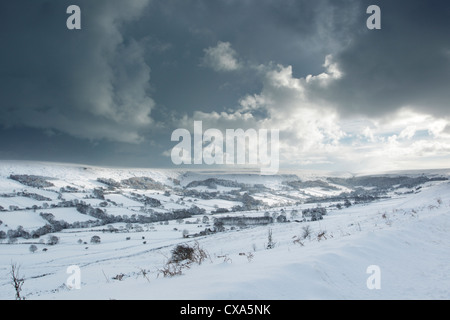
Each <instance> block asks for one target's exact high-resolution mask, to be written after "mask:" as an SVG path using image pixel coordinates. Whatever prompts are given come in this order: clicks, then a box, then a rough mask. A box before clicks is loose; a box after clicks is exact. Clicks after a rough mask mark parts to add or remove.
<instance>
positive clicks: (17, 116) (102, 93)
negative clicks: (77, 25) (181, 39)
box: [0, 0, 154, 142]
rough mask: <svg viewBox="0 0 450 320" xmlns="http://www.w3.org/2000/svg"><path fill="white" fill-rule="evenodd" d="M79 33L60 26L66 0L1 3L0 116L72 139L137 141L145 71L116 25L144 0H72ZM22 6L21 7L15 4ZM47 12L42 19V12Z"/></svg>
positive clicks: (146, 108) (147, 108)
mask: <svg viewBox="0 0 450 320" xmlns="http://www.w3.org/2000/svg"><path fill="white" fill-rule="evenodd" d="M77 2H78V4H79V5H80V6H81V8H83V9H86V10H82V28H83V29H82V30H80V31H69V30H67V29H66V28H65V27H64V26H65V19H66V18H67V17H68V15H66V14H64V13H65V8H66V7H65V4H67V1H61V2H58V3H57V2H52V1H50V2H49V1H40V0H36V1H17V2H14V4H9V5H8V6H7V8H2V9H4V10H2V13H5V12H6V13H7V14H8V18H7V19H6V20H3V19H2V24H4V26H5V27H4V28H2V31H0V32H1V37H2V41H3V42H4V44H5V48H7V50H2V53H0V61H1V64H2V66H1V70H2V73H1V75H0V77H1V78H0V83H1V86H2V88H3V89H4V94H3V95H2V99H3V101H2V103H3V107H2V108H1V109H0V113H1V117H0V119H1V120H0V121H1V123H2V124H3V125H8V126H10V125H25V126H30V127H35V128H46V129H56V130H59V131H62V132H66V133H69V134H71V135H73V136H75V137H81V138H89V139H108V140H113V141H124V142H138V141H140V140H141V139H142V136H141V134H140V132H139V130H140V129H141V128H142V127H144V126H146V125H148V124H150V123H151V118H150V112H151V110H152V108H153V107H154V102H153V100H152V99H151V98H150V97H149V95H148V89H149V79H150V68H149V66H148V65H147V64H146V63H145V61H144V59H143V54H144V52H143V51H142V48H141V46H140V45H139V43H137V42H136V41H134V40H133V39H127V41H126V42H125V39H124V38H123V36H122V33H121V24H123V23H126V22H129V21H132V20H133V19H136V18H138V16H139V13H140V12H141V10H142V9H143V8H144V6H145V5H146V4H147V2H148V1H146V0H132V1H127V2H126V3H125V2H124V1H118V0H114V1H106V0H100V1H94V2H92V1H77ZM24 7H25V8H27V10H22V8H24ZM47 16H48V17H47Z"/></svg>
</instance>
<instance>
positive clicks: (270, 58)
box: [0, 0, 450, 171]
mask: <svg viewBox="0 0 450 320" xmlns="http://www.w3.org/2000/svg"><path fill="white" fill-rule="evenodd" d="M72 4H75V5H78V6H79V7H80V8H81V27H82V29H81V30H68V29H67V27H66V20H67V18H68V17H69V15H68V14H67V13H66V9H67V7H68V6H69V5H72ZM371 4H376V5H378V6H379V7H380V8H381V27H382V29H381V30H369V29H368V28H367V26H366V20H367V18H368V17H369V16H370V15H369V14H367V13H366V10H367V7H368V6H369V5H371ZM449 32H450V3H448V1H442V0H431V1H425V0H408V1H361V0H164V1H163V0H127V1H123V0H95V1H92V0H91V1H88V0H70V1H66V0H14V1H13V0H8V1H1V3H0V41H1V44H2V50H1V51H0V88H1V89H0V90H1V95H0V97H1V101H0V159H15V160H46V161H57V162H71V163H84V164H92V165H107V166H130V167H172V166H173V165H172V162H171V159H170V150H171V149H172V148H173V147H174V146H175V145H176V143H175V142H172V141H171V133H172V131H173V130H175V129H177V128H186V129H189V130H191V129H192V126H193V122H194V121H195V120H197V121H200V120H201V121H203V127H204V129H207V128H217V129H220V130H223V132H225V129H238V128H243V129H248V128H254V129H260V128H265V129H278V130H280V162H281V166H282V168H290V169H293V168H295V169H323V170H329V171H343V170H346V171H377V170H381V171H386V170H397V169H422V168H442V167H449V163H450V161H449V160H450V105H449V101H450V81H449V80H450V37H449Z"/></svg>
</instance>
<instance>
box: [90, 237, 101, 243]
mask: <svg viewBox="0 0 450 320" xmlns="http://www.w3.org/2000/svg"><path fill="white" fill-rule="evenodd" d="M100 242H101V239H100V237H99V236H93V237H92V238H91V243H93V244H99V243H100Z"/></svg>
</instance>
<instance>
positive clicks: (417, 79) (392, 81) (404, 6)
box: [315, 0, 450, 117]
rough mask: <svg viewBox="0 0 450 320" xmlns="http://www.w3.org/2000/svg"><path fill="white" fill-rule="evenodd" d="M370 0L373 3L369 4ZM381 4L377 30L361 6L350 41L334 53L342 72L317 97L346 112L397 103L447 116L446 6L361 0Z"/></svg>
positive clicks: (381, 111)
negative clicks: (380, 23)
mask: <svg viewBox="0 0 450 320" xmlns="http://www.w3.org/2000/svg"><path fill="white" fill-rule="evenodd" d="M372 2H373V3H372ZM369 4H377V5H379V6H380V8H381V21H382V30H373V31H371V30H368V29H367V28H365V21H366V19H367V18H368V17H369V15H368V14H365V12H364V11H361V15H360V17H359V19H358V22H357V24H355V26H354V30H353V31H352V39H351V42H350V44H349V45H348V46H347V47H346V48H344V49H343V50H342V51H341V52H338V53H337V54H335V55H334V58H335V59H334V60H335V61H336V62H337V63H338V65H339V68H340V69H341V71H342V72H343V73H344V77H343V78H342V79H340V80H339V81H335V82H334V83H333V84H332V85H331V87H329V88H328V90H327V91H323V90H320V91H317V92H315V95H316V96H320V97H321V98H326V99H328V100H329V101H332V102H333V103H335V104H336V105H338V107H339V109H340V111H341V112H342V113H343V114H345V115H349V114H353V115H355V114H356V115H357V114H360V115H361V114H363V115H368V116H371V117H383V116H386V115H387V114H390V113H392V112H396V111H397V110H399V109H400V108H402V107H410V108H412V109H414V110H416V111H419V112H423V113H425V114H432V115H434V116H438V117H440V116H444V117H445V116H446V117H448V116H450V105H449V101H450V90H449V83H450V38H449V37H448V32H449V30H450V19H449V17H450V5H449V4H448V2H446V1H438V0H432V1H421V0H415V1H371V2H368V1H364V2H363V4H362V5H363V6H365V7H367V6H368V5H369Z"/></svg>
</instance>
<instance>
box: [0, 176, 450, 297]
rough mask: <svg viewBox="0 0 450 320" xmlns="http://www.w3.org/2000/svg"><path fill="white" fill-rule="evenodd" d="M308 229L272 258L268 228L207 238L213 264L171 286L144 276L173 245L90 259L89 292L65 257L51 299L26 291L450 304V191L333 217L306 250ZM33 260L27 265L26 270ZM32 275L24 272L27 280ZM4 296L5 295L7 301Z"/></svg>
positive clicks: (285, 236) (288, 238) (280, 231)
mask: <svg viewBox="0 0 450 320" xmlns="http://www.w3.org/2000/svg"><path fill="white" fill-rule="evenodd" d="M304 225H305V224H295V223H290V224H276V225H273V227H272V229H273V235H274V240H275V241H276V242H277V246H276V247H275V248H274V249H272V250H265V249H264V248H263V244H264V243H265V242H266V241H267V227H257V228H251V229H246V230H242V231H239V232H234V233H233V232H229V233H223V234H217V235H214V236H211V237H207V238H203V239H200V240H199V243H200V246H201V247H203V248H204V249H206V250H207V251H208V252H209V253H210V255H211V261H207V262H204V263H203V264H202V265H200V266H198V265H194V266H192V268H191V269H189V270H186V271H185V272H184V274H183V275H181V276H176V277H173V278H163V277H162V276H159V277H157V276H156V272H153V273H151V274H150V275H149V276H148V280H147V279H144V277H142V276H139V275H138V274H137V271H138V270H139V269H138V268H144V267H150V266H149V264H150V263H151V261H152V259H153V260H154V261H159V262H163V261H164V254H165V255H167V254H168V250H169V249H170V248H171V247H170V246H169V247H167V248H163V247H162V248H161V249H160V250H157V252H153V251H152V250H147V251H144V250H138V251H130V252H127V255H123V254H121V253H120V252H121V251H120V249H117V252H115V253H110V255H109V256H105V257H102V256H93V257H92V256H91V257H90V258H88V259H87V260H86V261H85V262H84V263H83V265H82V266H81V270H82V287H81V289H80V290H72V291H70V290H68V289H66V288H64V286H61V284H63V283H64V281H65V279H66V278H67V274H65V273H64V271H65V269H63V268H65V267H67V266H68V265H70V264H71V263H75V262H76V261H79V260H77V258H76V257H73V258H70V257H69V255H67V256H63V255H62V254H61V256H60V258H56V259H55V260H54V261H50V262H48V263H42V264H41V265H42V266H41V268H42V270H40V272H41V273H44V272H45V270H46V267H47V268H50V267H54V268H56V269H58V268H59V270H61V269H63V270H61V271H59V272H57V273H55V274H54V275H53V276H52V277H50V276H49V277H43V278H44V279H47V286H48V287H49V288H51V287H52V286H53V290H49V289H48V290H43V289H45V286H44V285H43V282H44V281H45V280H44V281H42V280H41V282H39V279H35V280H34V282H33V281H32V280H31V279H30V280H29V282H30V283H29V287H28V288H27V284H25V286H24V290H25V291H28V293H31V294H30V295H28V296H27V298H29V299H199V300H203V299H251V300H254V299H449V298H450V252H449V243H450V233H449V232H448V231H449V230H450V184H449V183H448V182H445V183H437V184H434V185H430V186H429V187H426V188H425V190H424V191H423V192H421V193H418V194H412V195H408V196H405V197H399V198H396V199H390V200H387V201H382V202H377V203H372V204H369V205H367V206H353V207H351V208H348V209H344V210H342V211H339V212H336V213H332V214H330V215H328V216H327V217H326V218H325V219H324V220H322V221H321V222H314V223H310V225H311V227H312V228H313V231H314V232H313V237H312V238H311V239H310V240H308V239H306V240H304V241H303V244H304V246H301V245H299V244H294V243H293V242H292V239H293V236H295V235H299V234H301V228H302V226H304ZM320 230H326V231H327V232H326V236H327V237H326V239H322V240H321V241H318V240H317V238H316V235H317V232H318V231H320ZM252 244H256V250H255V251H254V252H253V253H254V258H253V259H252V260H251V261H250V262H249V261H248V259H247V258H246V257H245V256H240V255H239V252H249V251H252V249H251V246H252ZM105 245H106V244H105ZM123 250H128V249H126V248H123ZM30 256H31V255H30V254H28V255H21V256H20V257H21V258H22V261H23V263H24V264H26V261H27V259H31V258H30ZM221 256H226V258H223V257H221ZM4 258H5V257H3V258H2V264H3V263H5V262H6V261H5V259H4ZM78 259H79V258H78ZM89 261H90V262H89ZM38 265H39V264H38ZM371 265H377V266H379V267H380V270H381V289H380V290H369V289H368V288H367V285H366V281H367V279H368V277H369V276H370V275H369V274H367V273H366V271H367V268H368V267H369V266H371ZM126 266H129V269H128V270H127V269H126ZM50 269H51V268H50ZM32 271H33V268H28V269H26V268H25V269H24V273H32ZM133 271H134V272H135V273H133ZM153 271H155V270H154V269H153ZM2 272H3V273H5V271H4V270H2ZM120 272H123V273H125V274H126V275H127V276H126V278H124V280H123V281H116V280H111V279H109V280H108V279H107V278H106V276H108V277H110V276H112V275H115V274H118V273H120ZM58 281H59V282H58ZM39 285H40V286H41V287H39ZM58 285H59V287H58ZM32 286H37V287H35V288H30V287H32ZM6 290H7V288H6V287H5V286H2V287H1V289H0V293H1V297H2V298H6V292H5V291H6ZM8 290H9V288H8ZM9 293H10V292H9Z"/></svg>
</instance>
